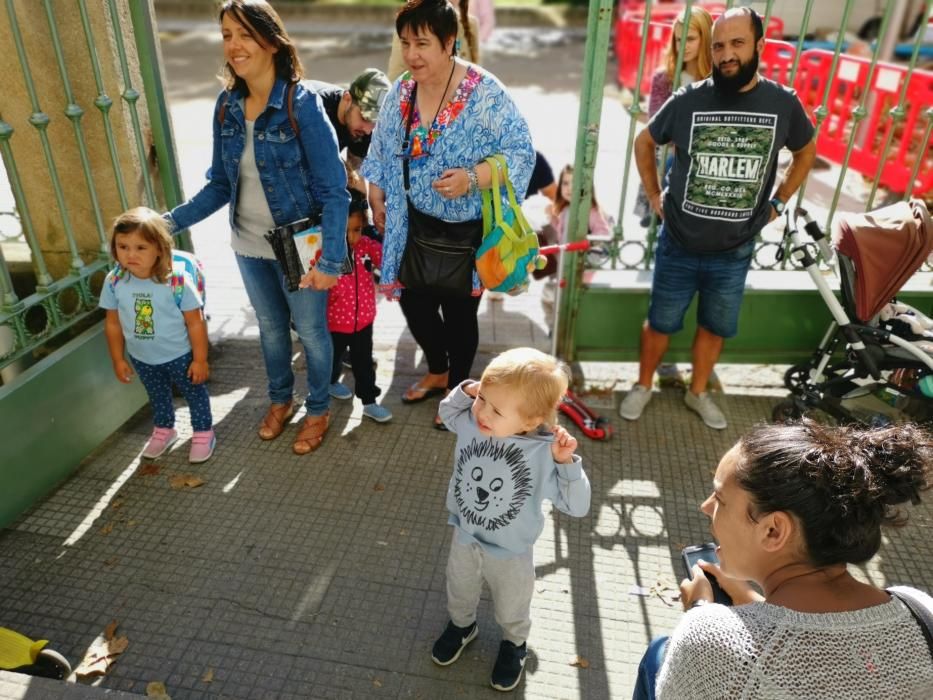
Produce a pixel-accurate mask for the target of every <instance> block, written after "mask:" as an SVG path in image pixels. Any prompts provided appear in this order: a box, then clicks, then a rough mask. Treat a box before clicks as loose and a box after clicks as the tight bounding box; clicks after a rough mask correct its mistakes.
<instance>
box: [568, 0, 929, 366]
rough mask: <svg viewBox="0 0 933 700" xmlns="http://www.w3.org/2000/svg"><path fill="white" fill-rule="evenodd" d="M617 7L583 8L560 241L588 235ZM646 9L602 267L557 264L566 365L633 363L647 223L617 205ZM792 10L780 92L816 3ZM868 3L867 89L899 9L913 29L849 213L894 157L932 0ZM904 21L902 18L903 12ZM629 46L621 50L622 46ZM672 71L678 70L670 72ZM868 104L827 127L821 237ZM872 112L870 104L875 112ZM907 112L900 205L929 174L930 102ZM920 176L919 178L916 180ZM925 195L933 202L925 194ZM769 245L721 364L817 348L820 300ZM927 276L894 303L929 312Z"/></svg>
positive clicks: (681, 345) (767, 11) (628, 170)
mask: <svg viewBox="0 0 933 700" xmlns="http://www.w3.org/2000/svg"><path fill="white" fill-rule="evenodd" d="M619 4H620V5H622V6H623V8H622V9H620V10H619V12H618V13H616V12H615V10H614V8H613V2H612V0H591V2H590V12H589V25H588V27H587V44H586V56H585V65H584V80H583V85H582V87H581V95H580V114H579V123H578V132H577V142H576V157H575V163H574V196H573V199H572V202H571V206H570V213H569V224H568V234H567V236H568V239H569V240H581V239H583V238H585V237H586V233H587V221H588V214H589V211H588V210H589V204H588V203H589V201H590V196H591V192H592V187H593V168H594V165H595V163H596V159H597V153H598V140H599V130H600V126H601V124H600V116H601V110H602V104H603V99H604V92H605V81H606V69H607V59H608V56H609V42H610V34H611V29H612V28H613V25H614V23H616V22H617V21H618V15H621V13H622V12H623V11H624V9H625V8H624V6H625V3H624V2H621V3H619ZM697 4H700V3H696V2H693V1H691V0H687V2H685V3H684V6H685V7H686V9H689V8H690V7H692V6H693V5H697ZM736 4H742V5H748V6H752V7H753V8H755V9H756V10H757V11H758V12H759V14H761V15H762V17H763V18H764V24H765V26H766V27H767V26H768V25H769V20H770V19H771V18H772V17H773V16H774V15H773V10H775V9H776V8H777V9H786V8H787V7H789V6H790V4H789V3H786V2H784V3H782V2H780V0H778V1H776V0H746V1H745V2H741V3H735V2H734V0H729V1H728V2H725V3H722V4H721V5H720V8H729V7H732V6H733V5H736ZM868 4H869V3H864V2H861V3H860V2H859V0H843V1H842V2H839V3H832V4H831V6H830V5H826V6H821V7H820V11H821V12H823V13H824V14H825V13H826V12H827V11H833V12H835V13H836V14H835V17H837V18H838V19H837V21H838V27H839V28H842V29H845V28H847V27H848V26H849V23H850V17H854V15H853V14H852V13H853V12H854V11H855V8H856V7H859V8H860V9H861V10H864V9H865V6H867V5H868ZM656 6H657V7H659V8H664V7H665V6H664V5H660V4H659V3H658V2H652V0H647V1H646V2H645V4H644V9H643V17H642V19H641V20H640V21H641V25H642V26H641V31H640V45H639V47H638V48H639V52H638V56H639V58H638V70H637V77H636V78H635V81H634V86H633V89H632V94H631V106H630V107H629V108H628V113H629V115H630V121H629V125H628V141H627V150H626V155H625V159H624V162H622V163H619V164H618V170H619V172H620V174H621V188H622V197H621V204H620V208H619V215H618V223H617V225H616V227H615V230H614V235H613V237H612V240H611V241H609V242H608V243H607V244H601V245H602V247H603V249H602V250H601V251H600V252H601V253H602V259H599V256H598V255H596V256H594V255H592V254H591V255H589V256H587V255H586V254H582V253H578V254H571V255H568V257H567V259H566V260H565V264H564V267H563V280H562V291H561V295H560V300H559V304H558V309H559V312H558V322H557V333H556V342H555V346H556V349H557V352H558V353H559V354H560V355H561V356H562V357H564V358H567V359H570V360H636V359H637V358H638V342H639V340H638V339H639V334H640V328H641V325H642V323H643V321H644V319H645V318H646V315H647V308H648V295H649V291H650V285H651V273H650V265H651V261H652V257H653V250H654V243H655V235H656V228H657V222H656V221H654V222H652V225H651V226H650V228H649V229H648V230H647V231H646V232H643V231H642V230H640V227H638V226H637V225H635V226H633V225H632V223H631V222H632V217H631V216H629V217H627V211H626V201H627V199H631V196H630V195H631V194H632V193H633V192H634V190H635V188H636V187H637V184H638V183H637V180H638V178H637V176H636V177H632V175H633V168H632V162H633V143H634V138H635V133H636V130H637V129H636V124H637V122H638V120H639V117H640V116H641V115H642V114H643V113H644V109H643V108H642V100H643V98H644V97H645V96H644V95H643V94H642V92H641V90H640V86H641V85H642V84H643V81H642V79H643V71H644V70H645V58H646V49H647V45H648V42H649V37H650V36H651V34H652V32H651V30H650V27H654V25H651V15H652V10H653V9H654V8H655V7H656ZM795 6H796V7H797V8H798V9H799V7H800V6H802V8H803V10H802V16H801V19H800V26H799V29H798V28H796V27H794V28H790V27H787V26H785V27H784V32H785V33H792V34H795V35H796V36H797V37H798V38H797V39H796V47H795V48H796V51H795V52H794V62H793V65H792V66H791V68H790V74H789V80H788V84H790V85H793V84H794V81H795V77H796V76H797V72H798V68H799V66H798V61H799V60H800V57H801V55H802V54H803V49H804V42H805V39H806V35H807V32H808V29H809V27H810V20H811V16H812V15H813V12H814V7H815V0H800V2H799V3H796V5H795ZM667 7H671V6H667ZM681 7H683V6H681ZM879 7H880V8H881V9H882V14H881V16H880V18H878V19H879V20H880V24H879V23H878V22H876V23H875V26H877V27H878V37H879V39H878V41H876V42H875V43H874V45H873V46H872V47H871V58H870V65H869V68H868V76H869V77H868V79H867V81H866V83H865V84H866V85H868V86H870V85H872V84H873V83H872V79H873V77H877V76H878V75H879V74H880V72H881V71H882V70H888V71H890V68H889V67H885V68H882V64H881V63H880V57H881V53H882V51H883V50H884V47H885V46H886V45H890V43H891V42H890V38H891V36H892V33H893V34H896V33H897V31H898V29H897V28H896V27H895V25H898V26H899V25H900V24H901V23H902V22H903V21H904V19H905V15H910V11H916V10H918V11H919V13H918V16H919V21H918V25H919V27H920V29H919V31H917V33H916V36H915V37H914V38H913V40H912V45H911V46H910V47H909V49H910V50H909V59H908V60H907V62H906V70H905V71H904V75H903V77H902V79H901V83H900V86H899V90H898V91H897V97H896V101H895V102H894V104H893V107H892V108H891V109H890V110H889V111H888V112H887V114H886V115H885V119H884V122H885V123H884V124H882V127H883V129H884V131H883V132H882V133H885V132H886V137H885V139H884V143H883V145H882V146H881V150H880V153H881V155H880V160H879V165H878V168H877V171H876V172H874V173H871V174H870V176H871V189H870V193H869V194H868V196H867V198H865V200H864V201H863V202H862V203H861V208H860V209H859V211H867V210H869V209H871V208H873V207H875V206H878V204H877V202H876V199H878V194H879V181H880V178H881V176H882V168H883V166H884V164H885V163H886V162H887V161H888V160H889V158H890V157H892V156H893V153H894V149H893V148H892V140H893V138H894V135H895V133H897V132H898V131H899V130H900V131H903V130H904V128H905V123H904V122H905V115H906V114H907V113H908V104H907V88H908V84H909V83H910V81H911V79H912V78H913V77H914V74H915V72H916V67H917V63H918V56H919V53H920V49H921V45H922V43H923V37H924V31H923V28H924V27H926V26H927V22H928V20H929V19H930V16H931V10H933V0H913V1H911V0H887V1H886V2H884V3H882V4H880V5H879ZM711 9H712V8H711ZM905 10H907V12H905ZM907 19H913V16H909V17H907ZM617 26H618V25H617ZM845 39H846V37H845V32H844V31H839V32H838V34H837V36H836V38H835V39H834V40H833V42H832V54H831V65H830V68H829V71H828V73H829V75H830V76H832V75H835V74H836V71H837V69H838V68H839V66H840V61H843V62H851V60H850V59H847V58H846V57H845V56H844V55H843V48H844V46H845V43H846V42H845ZM683 40H684V41H685V40H686V32H683ZM628 48H629V50H632V48H633V47H631V46H629V47H628ZM791 48H792V49H793V48H794V47H791ZM617 53H618V52H617ZM617 60H621V59H620V57H618V56H617ZM679 70H680V69H679V67H678V73H679ZM678 78H679V76H675V80H674V84H678V82H679V81H678ZM831 85H832V82H831V81H830V80H828V79H825V78H824V79H823V82H822V83H820V85H819V86H818V87H819V90H820V91H821V93H822V101H821V103H820V104H819V105H818V106H817V107H816V109H815V110H813V115H814V117H815V121H816V128H817V144H818V146H819V144H820V141H819V139H820V138H827V137H828V135H827V133H826V132H827V126H828V123H827V121H826V117H827V115H828V114H829V113H830V110H829V109H828V107H827V105H828V104H829V103H830V102H831V100H832V98H833V95H831V94H830V87H831ZM877 98H878V96H877V95H875V94H874V93H873V91H872V90H870V89H865V90H863V91H862V93H861V99H860V100H859V101H858V104H857V105H856V106H855V108H854V109H853V110H852V113H851V116H850V119H849V120H847V121H846V122H845V123H834V124H833V125H832V129H833V130H834V132H835V130H837V129H847V130H848V132H849V136H848V143H847V144H846V148H845V153H844V156H843V157H842V158H840V159H838V160H837V161H836V165H838V167H839V175H838V178H837V181H836V183H835V188H834V190H833V192H832V196H831V203H830V205H829V206H828V208H826V218H825V221H820V223H821V224H822V225H823V226H824V230H829V228H830V225H831V223H832V221H833V218H834V216H835V215H836V212H837V206H838V204H839V200H840V193H841V191H842V189H843V187H844V185H845V182H846V174H847V172H848V170H849V168H850V157H851V155H852V153H853V148H854V147H855V146H856V143H857V141H859V140H860V139H864V138H866V135H865V134H864V130H860V128H859V122H860V121H861V120H862V119H864V118H865V116H866V114H867V113H868V110H869V108H871V107H872V106H873V104H872V100H873V99H877ZM874 106H876V107H877V105H874ZM917 107H918V106H917V105H910V108H911V109H912V112H911V114H912V116H915V117H916V116H917V115H919V118H917V119H915V120H914V121H912V122H911V123H910V124H909V125H906V126H907V127H909V128H910V129H912V131H911V132H910V133H913V134H915V135H916V137H917V138H916V140H917V141H919V143H911V144H910V146H911V148H916V151H915V153H914V161H913V166H912V172H911V173H910V176H909V178H905V180H906V182H905V183H904V184H905V187H904V189H903V191H901V192H898V193H894V195H899V197H903V198H908V197H910V195H911V193H912V189H913V187H914V182H915V181H916V180H917V179H918V175H921V176H924V177H921V179H923V180H925V181H926V180H928V179H929V177H928V176H929V174H930V173H929V170H930V169H931V165H930V161H931V145H930V133H931V129H933V105H931V104H926V105H920V106H919V109H917ZM613 126H616V127H617V126H618V125H613ZM662 161H663V158H662ZM921 168H923V169H925V171H926V172H921ZM806 192H807V182H804V184H803V186H802V188H801V190H800V192H799V194H798V195H797V196H796V200H795V201H796V202H803V201H804V198H805V196H806ZM891 196H892V195H889V197H891ZM927 196H928V197H930V196H933V195H931V194H930V193H929V192H928V193H927ZM899 197H898V198H899ZM633 229H634V230H633ZM780 245H781V242H780V239H777V240H774V239H771V240H768V239H767V238H762V239H761V240H760V242H759V245H758V248H757V250H756V255H755V261H754V264H753V269H752V272H751V273H750V276H749V284H748V288H747V291H746V298H745V301H744V303H743V307H742V313H741V318H740V329H741V330H740V335H739V336H738V337H737V338H735V339H733V340H730V341H729V342H728V343H727V344H726V348H725V350H724V352H723V355H722V359H723V360H724V361H739V362H743V361H746V362H797V361H800V360H801V359H805V358H806V357H807V356H808V354H809V352H811V351H812V350H813V349H814V348H815V347H816V345H817V343H818V342H819V340H820V338H821V336H822V334H823V333H824V332H825V329H826V327H827V326H828V324H829V321H830V317H829V313H828V311H827V310H826V309H825V308H823V305H822V304H821V303H819V299H818V297H817V296H816V290H815V289H814V288H813V287H812V284H811V283H810V281H809V278H807V277H806V274H805V273H802V272H799V271H795V270H791V269H788V263H787V262H786V260H785V261H784V262H780V263H777V262H775V261H774V256H773V250H775V249H776V247H778V246H780ZM588 258H589V260H588ZM594 258H595V259H596V260H595V262H594ZM931 277H933V276H931V274H930V273H929V271H928V270H927V269H925V270H924V271H923V272H920V273H918V274H917V275H916V276H915V279H914V280H913V281H912V285H911V287H910V288H909V289H908V290H907V291H906V292H905V293H903V294H902V295H901V296H902V297H903V298H904V300H905V301H907V302H908V303H912V304H914V305H919V306H920V308H922V309H926V310H929V307H930V300H931V296H933V295H931V293H930V292H929V291H927V290H929V288H930V282H931ZM815 302H816V303H815ZM694 315H695V314H694V312H693V310H692V309H691V310H688V312H687V319H691V318H692V317H693V316H694ZM691 323H692V322H690V321H687V325H686V327H685V329H684V331H683V332H681V333H680V334H678V335H676V336H674V338H672V342H671V348H670V350H669V352H668V355H667V357H668V359H673V360H689V357H690V343H691V341H692V337H693V329H694V327H693V326H692V325H691Z"/></svg>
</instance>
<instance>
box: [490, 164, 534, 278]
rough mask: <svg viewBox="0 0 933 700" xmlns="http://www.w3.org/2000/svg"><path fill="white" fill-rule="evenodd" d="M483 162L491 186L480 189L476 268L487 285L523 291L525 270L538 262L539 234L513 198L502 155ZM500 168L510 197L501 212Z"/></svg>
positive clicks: (507, 171)
mask: <svg viewBox="0 0 933 700" xmlns="http://www.w3.org/2000/svg"><path fill="white" fill-rule="evenodd" d="M486 162H487V163H489V165H490V166H491V167H492V187H491V189H488V190H483V243H482V245H480V247H479V249H477V251H476V271H477V273H478V274H479V279H480V282H482V284H483V286H484V287H486V289H490V290H493V291H497V292H512V293H518V292H522V291H524V289H525V287H527V286H528V273H529V272H530V271H531V270H533V269H534V268H535V267H537V266H538V264H539V260H538V258H539V256H538V236H537V234H536V233H535V232H534V230H533V229H532V228H531V226H530V225H529V224H528V220H527V219H526V218H525V215H524V213H522V208H521V206H520V205H519V204H518V200H516V199H515V190H514V188H513V187H512V182H511V180H509V169H508V166H507V165H506V163H505V158H504V157H503V156H502V155H495V156H491V157H489V158H486ZM500 171H501V173H502V178H503V180H504V183H503V184H504V185H505V189H506V191H507V192H508V197H509V206H508V207H507V208H506V210H505V212H504V213H503V211H502V197H501V189H500V187H501V185H500V182H499V173H500Z"/></svg>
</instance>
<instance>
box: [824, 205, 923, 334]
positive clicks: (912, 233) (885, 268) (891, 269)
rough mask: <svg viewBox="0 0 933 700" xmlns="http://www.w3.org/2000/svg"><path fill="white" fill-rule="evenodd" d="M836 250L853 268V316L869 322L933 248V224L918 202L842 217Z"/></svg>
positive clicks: (836, 238)
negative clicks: (847, 259)
mask: <svg viewBox="0 0 933 700" xmlns="http://www.w3.org/2000/svg"><path fill="white" fill-rule="evenodd" d="M833 243H834V244H835V246H836V249H837V250H838V251H839V252H840V253H842V254H843V255H845V256H847V257H848V258H849V259H850V260H851V261H852V264H853V266H854V268H855V311H856V315H857V316H858V318H859V320H860V321H862V322H867V321H869V320H870V319H871V318H873V317H874V315H875V314H877V313H878V312H879V311H880V310H881V309H882V307H883V306H884V305H885V304H887V303H888V302H889V301H891V299H892V298H893V297H894V295H895V294H897V292H898V291H900V289H901V287H902V286H904V283H906V282H907V280H908V279H910V277H911V275H913V274H914V272H916V271H917V270H918V269H920V266H921V265H922V264H923V262H924V260H926V259H927V256H928V255H929V254H930V250H931V248H933V221H931V220H930V214H929V212H928V211H927V208H926V205H925V204H924V203H923V202H922V201H920V200H919V199H913V200H911V201H910V202H898V203H897V204H892V205H891V206H888V207H883V208H881V209H876V210H875V211H869V212H865V213H863V214H846V215H844V216H842V217H840V220H839V225H838V227H837V229H836V231H835V234H834V235H833Z"/></svg>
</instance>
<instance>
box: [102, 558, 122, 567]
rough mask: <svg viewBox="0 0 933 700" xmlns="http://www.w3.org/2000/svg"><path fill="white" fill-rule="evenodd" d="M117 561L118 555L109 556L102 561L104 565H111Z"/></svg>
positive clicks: (118, 559)
mask: <svg viewBox="0 0 933 700" xmlns="http://www.w3.org/2000/svg"><path fill="white" fill-rule="evenodd" d="M118 561H120V557H111V558H110V559H108V560H107V561H105V562H104V566H113V565H114V564H116V563H117V562H118Z"/></svg>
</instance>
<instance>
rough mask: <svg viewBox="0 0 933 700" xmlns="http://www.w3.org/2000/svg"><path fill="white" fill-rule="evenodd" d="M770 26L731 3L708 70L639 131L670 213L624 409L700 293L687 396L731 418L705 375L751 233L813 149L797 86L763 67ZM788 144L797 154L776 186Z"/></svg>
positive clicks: (635, 399) (648, 188) (658, 198)
mask: <svg viewBox="0 0 933 700" xmlns="http://www.w3.org/2000/svg"><path fill="white" fill-rule="evenodd" d="M763 34H764V32H763V27H762V22H761V17H759V16H758V14H757V13H756V12H755V11H754V10H752V9H750V8H747V7H741V8H735V9H732V10H729V11H727V12H725V13H724V14H723V15H722V16H721V17H720V18H719V19H718V20H716V23H715V24H714V25H713V41H712V54H713V75H712V77H711V78H708V79H706V80H704V81H700V82H697V83H693V84H692V85H688V86H686V87H684V88H681V89H680V90H678V91H677V92H676V93H675V94H674V95H672V96H671V98H670V99H669V100H668V101H667V102H666V103H665V104H664V106H663V107H661V109H660V110H659V111H658V112H657V113H656V114H655V115H654V118H653V119H652V120H651V121H650V122H649V124H648V128H647V129H645V130H643V131H642V132H641V134H639V136H638V138H637V139H636V141H635V160H636V163H637V165H638V173H639V175H641V179H642V183H643V184H644V187H645V192H646V193H647V195H648V200H649V201H650V203H651V207H652V209H654V211H655V212H657V214H658V216H659V217H660V218H661V219H662V220H663V224H662V226H661V231H660V234H659V236H658V245H657V249H656V258H655V266H654V277H653V280H652V285H651V301H650V304H649V308H648V319H647V320H646V321H645V324H644V327H643V329H642V334H641V353H640V356H639V375H638V382H637V383H636V384H635V385H634V386H633V387H632V390H631V391H630V392H629V393H628V395H627V396H626V397H625V400H624V401H623V402H622V405H621V406H620V407H619V414H620V415H621V416H622V417H623V418H625V419H627V420H637V419H638V418H639V417H640V416H641V414H642V411H643V410H644V408H645V406H646V405H647V403H648V401H649V400H650V399H651V385H652V383H653V380H654V372H655V370H656V369H657V367H658V365H659V364H660V362H661V358H662V357H663V356H664V353H665V352H666V351H667V348H668V345H669V343H670V336H671V335H672V334H674V333H676V332H678V331H679V330H681V329H682V328H683V317H684V314H685V313H686V311H687V307H688V306H689V305H690V302H691V301H692V300H693V297H694V295H695V294H697V293H699V304H698V307H697V331H696V336H695V337H694V339H693V348H692V354H693V377H692V381H691V384H690V388H689V390H688V391H687V392H686V394H685V395H684V402H685V403H686V404H687V407H688V408H690V409H692V410H693V411H696V412H697V413H698V414H699V415H700V417H701V418H702V419H703V422H704V423H706V425H708V426H709V427H711V428H716V429H720V430H721V429H723V428H725V427H726V419H725V416H724V415H723V414H722V411H720V410H719V407H718V406H716V404H715V403H713V401H712V399H711V398H710V397H709V395H708V394H707V393H706V385H707V382H708V381H709V378H710V375H711V374H712V372H713V367H714V366H715V364H716V361H717V360H718V359H719V355H720V353H721V352H722V347H723V343H724V340H725V338H731V337H733V336H734V335H735V334H736V332H737V330H738V315H739V309H740V307H741V302H742V294H743V292H744V290H745V277H746V275H747V274H748V268H749V265H750V264H751V260H752V255H753V253H754V245H755V240H754V239H755V236H756V235H757V234H758V232H759V231H760V230H761V228H762V227H763V226H764V225H766V224H767V223H768V222H769V221H771V220H773V219H774V218H776V217H777V216H778V215H779V214H780V213H781V212H782V211H783V209H784V206H785V205H786V203H787V201H788V200H789V199H790V197H791V195H793V194H794V192H796V191H797V189H798V188H799V187H800V184H801V183H802V182H803V180H804V179H805V178H806V176H807V173H808V172H809V170H810V167H811V166H812V165H813V160H814V158H815V156H816V146H815V144H814V142H813V133H814V130H813V125H812V124H811V122H810V120H809V118H808V117H807V114H806V112H805V111H804V109H803V106H802V105H801V104H800V100H798V99H797V96H796V94H795V93H794V91H793V90H791V89H789V88H786V87H783V86H781V85H778V84H777V83H775V82H772V81H771V80H768V79H766V78H763V77H761V76H759V75H758V57H759V54H760V52H761V51H762V50H763V49H764V37H763ZM664 144H672V145H673V147H674V162H673V165H672V167H671V170H670V179H669V182H668V185H667V188H666V189H665V190H664V192H663V195H662V191H661V186H660V185H659V182H658V167H657V161H656V159H655V148H656V147H657V146H659V145H664ZM784 147H786V148H788V149H789V150H790V151H791V154H792V160H791V163H790V165H789V166H788V168H787V170H786V172H785V173H784V177H783V179H782V181H781V183H780V184H779V185H778V187H777V188H776V189H774V183H775V175H776V171H777V160H778V152H779V151H780V150H781V148H784ZM772 192H773V194H772Z"/></svg>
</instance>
